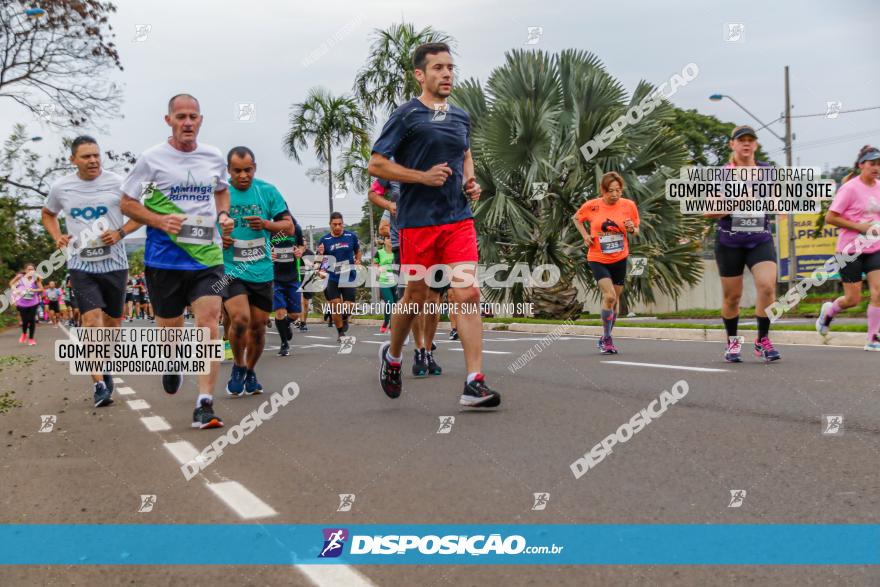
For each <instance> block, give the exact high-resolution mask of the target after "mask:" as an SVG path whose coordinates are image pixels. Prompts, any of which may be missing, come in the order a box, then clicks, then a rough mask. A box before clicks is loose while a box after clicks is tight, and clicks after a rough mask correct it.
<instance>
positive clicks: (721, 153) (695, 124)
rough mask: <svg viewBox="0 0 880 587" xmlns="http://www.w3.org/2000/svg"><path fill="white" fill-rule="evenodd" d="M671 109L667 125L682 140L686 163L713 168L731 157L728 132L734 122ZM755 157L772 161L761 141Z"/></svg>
mask: <svg viewBox="0 0 880 587" xmlns="http://www.w3.org/2000/svg"><path fill="white" fill-rule="evenodd" d="M672 112H673V117H672V119H671V120H670V121H669V122H667V123H666V124H667V126H668V127H669V128H671V129H672V130H673V131H675V133H676V134H677V135H678V136H679V137H681V139H682V140H683V141H684V144H685V148H686V149H687V152H688V165H703V166H713V167H715V166H721V165H724V164H726V163H727V162H728V161H729V160H730V133H731V132H733V129H734V128H736V124H734V123H733V122H721V121H720V120H718V119H717V118H715V117H714V116H710V115H708V114H700V113H699V112H697V111H696V110H693V109H691V110H682V109H681V108H673V109H672ZM740 124H741V123H740ZM755 159H757V160H758V161H767V162H769V163H774V162H773V160H772V159H771V158H770V156H769V155H767V153H766V152H765V151H764V147H763V145H760V144H759V145H758V150H757V151H756V152H755Z"/></svg>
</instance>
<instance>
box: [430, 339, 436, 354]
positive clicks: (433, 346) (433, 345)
mask: <svg viewBox="0 0 880 587" xmlns="http://www.w3.org/2000/svg"><path fill="white" fill-rule="evenodd" d="M436 350H437V345H436V344H434V343H433V342H432V343H431V352H432V353H433V352H434V351H436Z"/></svg>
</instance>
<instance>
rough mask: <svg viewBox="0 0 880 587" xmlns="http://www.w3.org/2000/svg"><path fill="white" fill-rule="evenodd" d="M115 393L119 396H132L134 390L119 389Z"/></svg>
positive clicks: (128, 388) (127, 388)
mask: <svg viewBox="0 0 880 587" xmlns="http://www.w3.org/2000/svg"><path fill="white" fill-rule="evenodd" d="M114 391H116V393H118V394H119V395H132V394H134V390H133V389H132V388H130V387H117V388H116V389H115V390H114Z"/></svg>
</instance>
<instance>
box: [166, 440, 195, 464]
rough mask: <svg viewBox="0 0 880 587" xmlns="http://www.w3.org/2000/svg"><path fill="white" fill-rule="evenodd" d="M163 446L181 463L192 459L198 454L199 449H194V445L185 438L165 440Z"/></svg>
mask: <svg viewBox="0 0 880 587" xmlns="http://www.w3.org/2000/svg"><path fill="white" fill-rule="evenodd" d="M164 446H165V448H166V449H168V452H170V453H171V456H173V457H174V458H175V459H177V462H178V463H180V464H181V465H185V464H186V463H188V462H190V461H194V460H195V458H196V457H197V456H199V451H197V450H196V447H194V446H193V445H192V444H190V443H189V442H187V441H185V440H180V441H177V442H166V443H165V445H164Z"/></svg>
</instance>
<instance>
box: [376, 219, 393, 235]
mask: <svg viewBox="0 0 880 587" xmlns="http://www.w3.org/2000/svg"><path fill="white" fill-rule="evenodd" d="M379 236H391V221H390V220H388V219H387V218H383V219H382V220H380V221H379Z"/></svg>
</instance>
